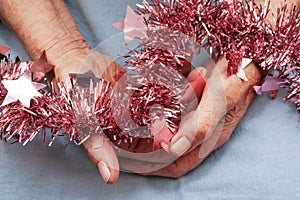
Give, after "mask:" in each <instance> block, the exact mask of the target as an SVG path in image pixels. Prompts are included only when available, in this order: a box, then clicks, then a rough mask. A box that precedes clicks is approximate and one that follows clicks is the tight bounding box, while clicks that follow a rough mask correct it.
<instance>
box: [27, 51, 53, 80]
mask: <svg viewBox="0 0 300 200" xmlns="http://www.w3.org/2000/svg"><path fill="white" fill-rule="evenodd" d="M29 69H30V71H31V72H32V80H33V81H41V80H42V79H43V78H44V77H45V75H46V74H47V73H48V72H50V71H51V70H52V69H54V65H51V64H49V63H48V62H47V59H46V52H45V51H44V52H43V54H42V55H41V57H40V58H39V60H37V61H30V62H29Z"/></svg>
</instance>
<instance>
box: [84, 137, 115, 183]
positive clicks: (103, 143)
mask: <svg viewBox="0 0 300 200" xmlns="http://www.w3.org/2000/svg"><path fill="white" fill-rule="evenodd" d="M83 148H84V150H85V152H86V154H87V155H88V157H89V158H90V160H91V161H92V162H93V163H94V164H95V165H96V166H97V168H98V170H99V172H100V174H101V176H102V177H103V180H104V181H105V182H106V183H108V184H112V183H115V182H116V181H117V179H118V177H119V162H118V159H117V156H116V154H115V151H114V150H113V148H112V147H111V146H110V144H109V143H108V141H107V140H106V139H105V138H104V137H102V136H100V135H94V136H92V137H91V138H90V139H88V140H87V141H86V142H85V143H84V144H83Z"/></svg>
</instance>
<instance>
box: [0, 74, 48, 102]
mask: <svg viewBox="0 0 300 200" xmlns="http://www.w3.org/2000/svg"><path fill="white" fill-rule="evenodd" d="M1 82H2V84H3V85H4V87H5V88H6V89H7V94H6V96H5V99H4V101H3V103H2V105H1V106H6V105H8V104H10V103H12V102H16V101H18V100H19V101H20V102H21V103H22V104H23V105H24V106H25V107H27V108H29V107H30V100H31V99H32V98H34V97H40V96H42V94H41V93H39V92H38V90H40V89H43V88H44V87H46V85H44V84H41V83H35V82H32V81H31V79H30V74H29V73H25V74H24V75H23V76H21V77H20V78H19V79H17V80H3V81H1Z"/></svg>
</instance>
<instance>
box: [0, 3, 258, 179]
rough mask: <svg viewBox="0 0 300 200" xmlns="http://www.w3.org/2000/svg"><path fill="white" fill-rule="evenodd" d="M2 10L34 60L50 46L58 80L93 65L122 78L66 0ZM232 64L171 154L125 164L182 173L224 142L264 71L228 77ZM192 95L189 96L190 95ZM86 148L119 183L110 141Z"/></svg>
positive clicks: (218, 75) (211, 74)
mask: <svg viewBox="0 0 300 200" xmlns="http://www.w3.org/2000/svg"><path fill="white" fill-rule="evenodd" d="M28 9H30V12H28ZM11 13H14V15H11ZM0 15H1V19H2V20H3V21H4V22H5V23H6V24H7V25H8V26H9V27H10V28H11V29H12V30H13V31H14V33H15V34H16V35H17V36H18V38H19V39H20V40H21V42H22V43H23V45H24V47H25V48H26V50H27V52H28V54H29V56H30V57H31V59H32V60H37V59H38V58H39V57H40V55H41V52H43V51H44V50H45V51H46V54H47V60H48V62H49V63H51V64H53V65H55V74H56V78H57V79H58V80H63V79H64V77H68V73H72V72H78V71H80V70H82V69H85V70H88V69H89V68H91V66H92V69H93V70H94V73H95V74H98V75H99V74H103V77H104V78H105V79H106V80H108V81H111V82H115V81H116V80H117V79H115V78H116V77H118V76H119V74H120V73H119V72H120V69H119V67H118V65H117V64H116V63H114V62H112V60H111V59H109V58H108V57H106V56H103V55H101V54H99V53H98V52H94V51H93V50H91V49H90V48H89V47H88V45H87V44H86V42H85V40H84V38H83V36H82V35H81V34H80V31H79V30H78V28H77V26H76V23H75V22H74V20H73V18H72V16H71V14H70V13H69V12H68V9H67V7H66V5H65V4H64V2H63V0H50V1H36V0H27V1H26V2H24V1H22V0H14V1H10V0H3V2H2V4H1V5H0ZM28 27H30V29H29V28H28ZM226 65H227V64H226V62H224V61H220V62H219V63H217V66H216V67H215V68H214V69H213V70H211V71H208V73H207V74H206V76H205V79H207V84H206V86H205V89H204V91H203V95H202V99H201V101H200V103H199V105H198V108H197V109H196V110H195V111H194V112H191V113H190V115H189V117H187V118H186V119H184V121H185V122H184V123H183V124H182V126H181V128H180V130H179V132H178V133H177V135H176V136H175V137H174V138H173V139H172V141H171V144H170V152H171V154H167V153H166V152H164V151H157V152H154V153H153V154H147V155H145V154H142V155H134V156H132V155H131V154H129V153H127V152H121V153H120V159H119V160H120V161H121V162H120V163H121V168H122V169H125V170H128V171H134V172H137V173H142V174H146V175H159V176H167V177H180V176H182V175H183V174H185V173H187V172H188V171H190V170H192V169H193V168H195V167H196V166H197V165H199V164H200V163H201V162H202V161H203V159H204V158H205V157H207V155H209V153H211V152H212V151H213V150H214V149H216V148H218V147H219V146H221V145H222V144H224V143H225V142H226V141H227V140H228V138H229V137H230V135H231V133H232V131H233V129H234V128H235V126H236V125H237V123H238V122H239V120H240V119H241V117H242V116H243V114H244V112H245V111H246V109H247V107H248V105H249V104H250V102H251V100H252V98H253V96H254V92H253V89H252V86H253V85H255V84H257V83H258V82H259V80H260V73H259V71H258V70H257V69H256V67H255V66H254V65H253V64H250V66H248V67H247V68H246V75H247V77H248V79H249V81H248V82H244V81H242V80H240V79H239V78H238V77H237V76H235V75H232V76H230V77H227V76H226ZM76 66H77V67H78V68H76ZM74 67H75V68H74ZM106 67H107V68H106ZM105 68H106V70H105ZM202 71H203V70H202ZM116 74H117V75H116ZM121 74H122V72H121ZM188 80H189V81H190V84H191V88H194V91H195V93H197V94H200V93H201V92H202V89H203V88H202V85H203V79H202V78H201V75H199V73H197V71H192V72H191V73H190V74H189V76H188ZM186 99H189V95H188V94H187V96H186ZM192 100H193V99H192ZM84 149H85V151H86V153H87V155H88V156H89V158H90V159H91V160H92V161H93V162H94V163H95V164H96V165H97V167H98V169H99V172H100V173H101V175H102V176H103V178H104V180H105V181H106V182H107V183H114V182H115V181H116V180H117V178H118V176H119V168H120V166H119V161H118V159H117V156H116V154H115V151H114V150H113V148H112V147H111V146H110V144H109V143H108V142H107V140H106V139H105V138H104V137H102V136H100V135H94V136H93V137H92V138H91V139H89V140H88V141H87V142H86V143H85V144H84Z"/></svg>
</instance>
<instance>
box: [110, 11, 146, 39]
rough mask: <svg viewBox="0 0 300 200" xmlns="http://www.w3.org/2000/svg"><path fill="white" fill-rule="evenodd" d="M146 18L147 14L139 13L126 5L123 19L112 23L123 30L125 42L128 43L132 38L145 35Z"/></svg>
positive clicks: (140, 37)
mask: <svg viewBox="0 0 300 200" xmlns="http://www.w3.org/2000/svg"><path fill="white" fill-rule="evenodd" d="M148 19H149V15H148V14H145V15H139V14H137V13H136V12H134V10H133V9H132V8H131V7H130V6H127V11H126V16H125V19H124V20H122V21H120V22H117V23H114V24H113V26H115V27H116V28H118V29H120V30H122V31H123V32H124V37H125V43H126V44H129V43H130V42H131V41H132V40H133V39H134V38H139V39H142V38H145V37H147V34H146V29H147V26H146V24H145V20H148Z"/></svg>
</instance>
